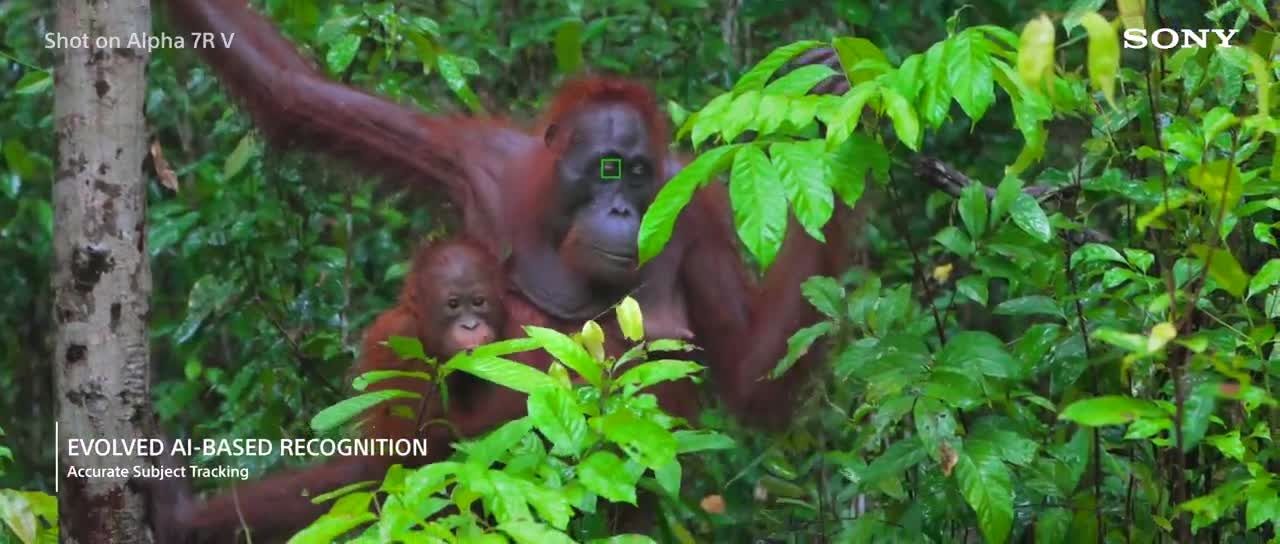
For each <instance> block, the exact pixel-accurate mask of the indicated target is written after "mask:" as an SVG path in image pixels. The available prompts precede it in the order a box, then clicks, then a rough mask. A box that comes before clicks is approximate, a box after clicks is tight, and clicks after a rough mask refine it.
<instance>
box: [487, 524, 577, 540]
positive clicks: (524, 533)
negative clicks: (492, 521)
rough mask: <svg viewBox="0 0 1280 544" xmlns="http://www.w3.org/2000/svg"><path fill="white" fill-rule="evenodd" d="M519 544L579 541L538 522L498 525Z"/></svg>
mask: <svg viewBox="0 0 1280 544" xmlns="http://www.w3.org/2000/svg"><path fill="white" fill-rule="evenodd" d="M498 530H499V531H502V532H503V533H506V535H507V536H509V537H511V540H514V541H515V542H516V543H517V544H576V542H577V541H575V540H574V539H572V538H570V537H569V535H566V534H564V533H562V532H560V531H557V530H555V529H553V528H551V527H549V526H547V525H544V524H541V523H538V522H536V521H508V522H505V523H502V524H501V525H498Z"/></svg>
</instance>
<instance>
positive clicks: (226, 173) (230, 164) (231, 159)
mask: <svg viewBox="0 0 1280 544" xmlns="http://www.w3.org/2000/svg"><path fill="white" fill-rule="evenodd" d="M257 154H258V145H257V142H256V141H254V138H253V133H252V132H247V133H245V135H244V136H243V137H241V138H240V143H238V144H236V148H235V149H233V150H232V151H231V154H230V155H227V160H226V162H224V163H222V180H223V181H227V180H230V179H231V178H234V177H235V176H236V174H239V173H240V171H241V170H243V169H244V165H246V164H249V159H252V158H253V157H255V156H257Z"/></svg>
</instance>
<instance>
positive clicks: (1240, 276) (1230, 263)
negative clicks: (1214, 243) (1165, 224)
mask: <svg viewBox="0 0 1280 544" xmlns="http://www.w3.org/2000/svg"><path fill="white" fill-rule="evenodd" d="M1191 253H1192V254H1194V255H1195V256H1196V257H1199V258H1200V260H1202V261H1204V262H1205V263H1207V264H1208V265H1209V277H1210V278H1213V281H1215V282H1218V285H1221V286H1222V288H1223V289H1226V290H1227V292H1228V293H1231V294H1232V295H1235V296H1240V295H1243V294H1244V290H1245V287H1246V286H1248V285H1249V275H1248V274H1246V273H1245V272H1244V269H1243V268H1241V267H1240V263H1239V261H1236V258H1235V256H1234V255H1232V254H1231V252H1230V251H1227V250H1225V249H1222V248H1214V249H1210V248H1209V247H1208V246H1206V245H1204V244H1194V245H1192V246H1191Z"/></svg>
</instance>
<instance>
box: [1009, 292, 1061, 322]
mask: <svg viewBox="0 0 1280 544" xmlns="http://www.w3.org/2000/svg"><path fill="white" fill-rule="evenodd" d="M995 313H996V314H997V315H1013V316H1018V315H1048V316H1053V317H1057V318H1059V319H1066V316H1065V315H1063V313H1062V308H1061V307H1060V306H1059V305H1058V302H1057V301H1056V300H1054V299H1052V298H1049V297H1046V296H1043V295H1030V296H1025V297H1019V298H1015V299H1010V300H1006V301H1004V302H1001V303H1000V304H999V305H998V306H996V309H995Z"/></svg>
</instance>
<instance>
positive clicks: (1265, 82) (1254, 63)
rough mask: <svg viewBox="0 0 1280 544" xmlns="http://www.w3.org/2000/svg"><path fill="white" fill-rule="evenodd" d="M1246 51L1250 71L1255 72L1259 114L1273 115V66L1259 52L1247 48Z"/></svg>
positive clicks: (1255, 90)
mask: <svg viewBox="0 0 1280 544" xmlns="http://www.w3.org/2000/svg"><path fill="white" fill-rule="evenodd" d="M1245 51H1246V52H1247V53H1248V56H1249V72H1250V73H1251V74H1253V81H1254V92H1255V93H1256V96H1257V103H1258V116H1259V117H1262V118H1267V117H1268V116H1270V115H1271V84H1272V83H1273V79H1272V73H1271V68H1270V65H1269V64H1268V63H1267V61H1266V59H1263V58H1262V57H1261V56H1260V55H1258V54H1257V53H1255V52H1253V51H1249V50H1247V49H1246V50H1245Z"/></svg>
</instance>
